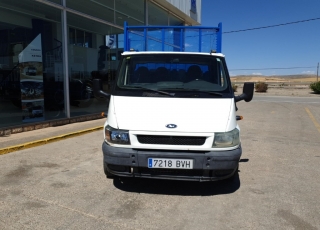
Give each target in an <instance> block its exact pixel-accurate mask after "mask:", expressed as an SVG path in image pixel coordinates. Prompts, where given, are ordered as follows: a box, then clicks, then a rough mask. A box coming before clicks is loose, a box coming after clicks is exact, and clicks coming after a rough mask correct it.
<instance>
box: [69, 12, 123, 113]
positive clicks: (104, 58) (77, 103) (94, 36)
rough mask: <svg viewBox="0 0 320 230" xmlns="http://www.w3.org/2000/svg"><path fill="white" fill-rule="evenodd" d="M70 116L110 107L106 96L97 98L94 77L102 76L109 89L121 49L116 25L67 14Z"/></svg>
mask: <svg viewBox="0 0 320 230" xmlns="http://www.w3.org/2000/svg"><path fill="white" fill-rule="evenodd" d="M67 19H68V20H67V21H68V33H69V36H68V37H69V40H68V41H69V43H68V57H69V59H68V63H69V98H70V115H71V117H73V116H79V115H86V114H92V113H100V112H103V111H106V110H107V105H108V103H107V99H105V98H96V97H94V95H93V92H92V80H93V79H95V78H100V79H102V80H103V86H104V89H105V90H106V91H109V90H110V87H111V83H112V81H113V79H114V77H115V73H116V70H117V66H118V62H119V58H120V55H121V53H122V52H123V49H122V48H118V46H117V40H118V39H117V38H118V34H122V33H123V31H122V30H120V29H117V28H115V27H112V26H109V25H106V24H102V23H99V22H95V21H92V20H90V19H87V18H82V17H80V16H78V15H75V14H72V13H67Z"/></svg>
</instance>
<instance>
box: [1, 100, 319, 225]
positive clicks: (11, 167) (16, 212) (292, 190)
mask: <svg viewBox="0 0 320 230" xmlns="http://www.w3.org/2000/svg"><path fill="white" fill-rule="evenodd" d="M270 98H271V97H265V98H263V97H260V98H258V97H257V98H255V100H254V101H252V102H250V103H245V102H240V103H238V107H239V111H238V114H239V115H243V116H244V120H242V121H240V122H239V123H240V127H241V133H242V147H243V155H242V159H241V163H240V168H239V170H240V171H239V177H237V178H235V180H234V181H232V182H224V181H220V182H208V183H198V182H177V181H162V180H147V179H133V180H120V179H115V180H107V179H106V178H105V176H104V174H103V171H102V153H101V144H102V134H101V131H97V132H93V133H90V134H86V135H83V136H79V137H75V138H71V139H66V140H63V141H59V142H55V143H51V144H47V145H44V146H40V147H35V148H32V149H27V150H22V151H18V152H13V153H10V154H6V155H2V156H0V159H1V160H0V171H1V173H0V229H320V177H319V176H320V126H319V124H320V104H319V103H314V99H313V101H310V103H308V100H307V99H306V101H295V99H294V98H293V99H292V98H291V99H287V98H285V99H284V98H281V97H280V98H278V99H275V98H271V99H270ZM288 100H290V101H288ZM310 100H311V99H310ZM319 100H320V99H319ZM311 102H312V103H311Z"/></svg>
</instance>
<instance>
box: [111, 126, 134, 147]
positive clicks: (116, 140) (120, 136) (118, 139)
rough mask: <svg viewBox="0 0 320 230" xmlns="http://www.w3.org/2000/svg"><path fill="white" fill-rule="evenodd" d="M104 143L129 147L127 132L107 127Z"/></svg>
mask: <svg viewBox="0 0 320 230" xmlns="http://www.w3.org/2000/svg"><path fill="white" fill-rule="evenodd" d="M105 134H106V141H107V142H109V143H112V144H122V145H130V138H129V131H127V130H120V129H114V128H112V127H110V126H109V125H108V126H107V127H106V128H105Z"/></svg>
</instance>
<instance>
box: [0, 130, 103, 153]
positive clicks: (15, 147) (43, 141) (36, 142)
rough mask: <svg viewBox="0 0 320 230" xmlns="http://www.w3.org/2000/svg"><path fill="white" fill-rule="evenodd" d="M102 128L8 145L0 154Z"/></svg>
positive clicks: (0, 150)
mask: <svg viewBox="0 0 320 230" xmlns="http://www.w3.org/2000/svg"><path fill="white" fill-rule="evenodd" d="M102 129H103V126H98V127H94V128H90V129H84V130H80V131H77V132H73V133H67V134H63V135H59V136H55V137H50V138H47V139H42V140H36V141H32V142H27V143H24V144H20V145H14V146H10V147H7V148H3V149H0V155H4V154H7V153H11V152H15V151H19V150H23V149H28V148H32V147H36V146H40V145H45V144H49V143H52V142H55V141H60V140H63V139H67V138H71V137H76V136H80V135H83V134H87V133H91V132H94V131H98V130H102Z"/></svg>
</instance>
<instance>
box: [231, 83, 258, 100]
mask: <svg viewBox="0 0 320 230" xmlns="http://www.w3.org/2000/svg"><path fill="white" fill-rule="evenodd" d="M253 92H254V83H253V82H245V83H244V85H243V92H242V94H241V95H239V96H236V97H234V99H235V101H236V102H238V101H242V100H245V102H249V101H251V100H252V98H253Z"/></svg>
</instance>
